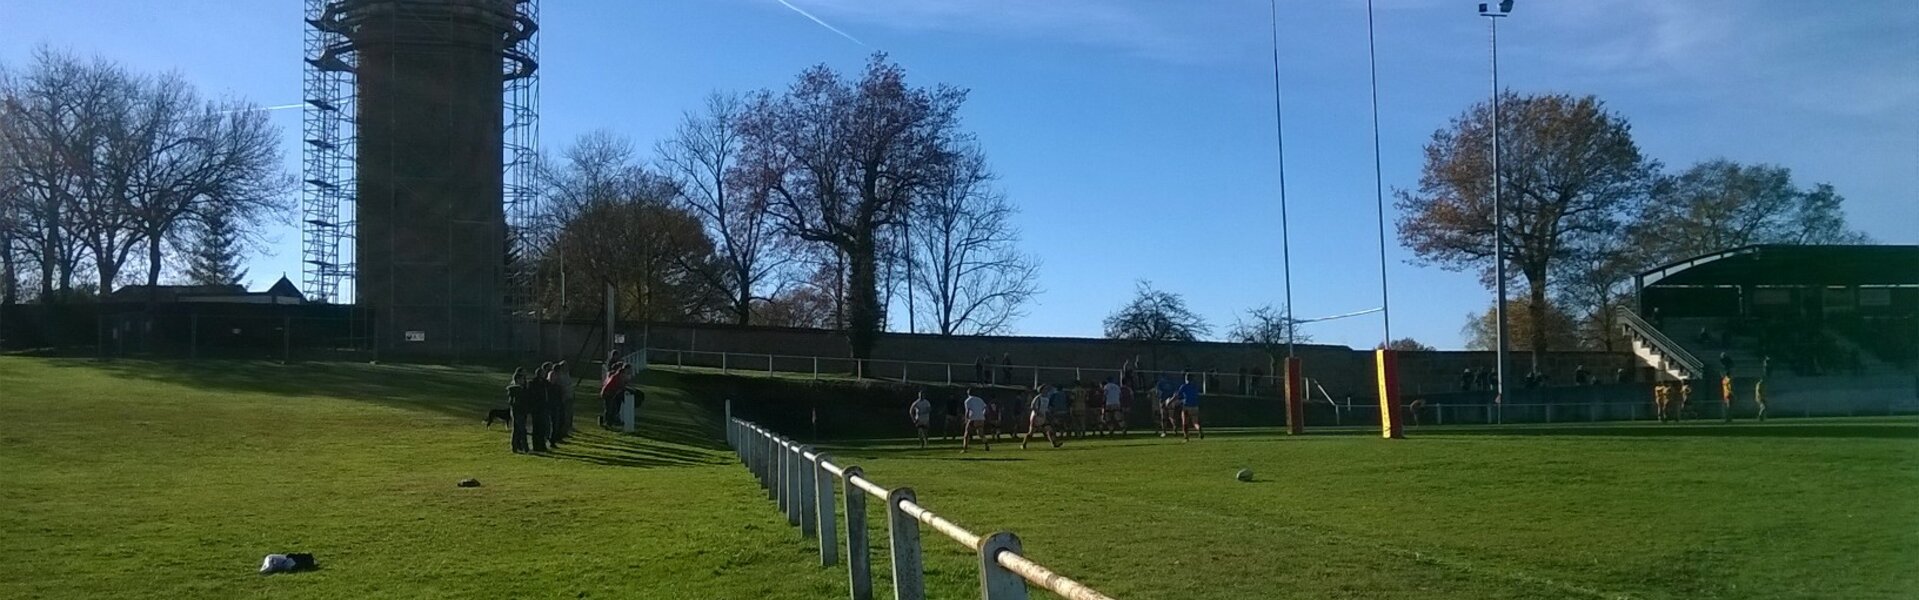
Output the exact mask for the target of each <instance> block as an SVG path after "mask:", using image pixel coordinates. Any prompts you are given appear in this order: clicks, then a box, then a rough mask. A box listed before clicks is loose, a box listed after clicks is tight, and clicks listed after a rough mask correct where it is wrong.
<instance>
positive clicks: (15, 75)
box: [0, 47, 107, 302]
mask: <svg viewBox="0 0 1919 600" xmlns="http://www.w3.org/2000/svg"><path fill="white" fill-rule="evenodd" d="M106 68H107V66H106V65H104V63H103V62H101V61H95V62H93V63H87V62H83V61H81V60H80V59H78V58H75V57H73V56H71V55H68V54H64V53H60V52H55V51H53V50H51V49H48V48H44V47H43V48H40V49H37V50H35V51H34V54H33V58H32V60H31V62H30V64H29V66H28V67H26V68H25V69H24V70H20V71H4V72H0V103H4V104H5V105H6V112H7V113H8V115H9V118H8V119H7V122H6V125H7V126H6V127H5V128H4V129H0V144H5V145H7V146H9V152H10V153H11V155H12V157H13V158H12V160H11V163H10V164H9V165H8V169H9V171H10V175H11V176H12V177H13V178H14V186H15V189H16V194H15V200H16V203H15V207H16V211H17V212H16V214H18V215H20V217H21V218H20V219H19V220H18V221H17V222H16V228H15V234H16V243H18V244H19V245H20V250H21V254H22V256H24V257H25V258H27V259H28V260H29V261H32V262H33V263H35V266H36V267H37V270H38V271H39V272H38V277H37V280H38V283H39V286H40V290H39V293H38V298H39V299H40V301H42V302H46V301H51V300H54V299H56V293H55V292H56V291H60V292H66V291H68V290H71V289H72V288H73V277H74V274H75V273H76V272H78V271H80V270H81V267H82V262H83V260H84V258H85V248H84V247H83V246H82V244H81V241H82V240H81V239H80V238H81V236H79V235H75V234H74V228H73V227H72V223H71V221H73V217H72V213H74V212H76V211H78V210H79V208H77V205H78V204H79V202H80V196H81V194H82V193H84V191H85V189H86V186H87V185H88V180H89V178H91V177H92V176H93V169H92V164H93V160H92V159H93V142H94V141H95V139H96V137H97V134H96V133H95V132H96V131H98V130H99V129H100V128H101V127H102V123H103V122H104V120H105V119H104V117H103V116H102V115H103V114H104V113H105V110H106V103H107V102H106V96H107V89H106V86H103V85H101V84H100V82H101V80H102V79H103V78H102V77H100V76H99V75H98V72H99V71H101V70H104V69H106Z"/></svg>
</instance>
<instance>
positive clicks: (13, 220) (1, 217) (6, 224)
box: [0, 68, 27, 304]
mask: <svg viewBox="0 0 1919 600" xmlns="http://www.w3.org/2000/svg"><path fill="white" fill-rule="evenodd" d="M5 76H6V70H5V69H4V68H0V82H4V78H5ZM0 91H4V89H0ZM5 100H6V98H5V97H4V96H0V304H13V303H15V302H19V300H20V265H19V256H20V254H19V248H18V245H19V244H18V240H19V239H20V237H21V235H22V233H23V231H24V227H25V219H26V217H27V214H26V207H27V198H26V195H27V188H26V184H25V183H24V182H23V181H22V179H21V176H20V169H19V168H18V166H17V165H18V163H19V159H18V155H17V154H16V153H15V151H14V148H13V145H12V144H8V143H7V142H6V137H5V132H6V131H8V130H10V129H12V128H14V127H15V126H16V125H14V121H13V115H12V112H11V111H10V110H9V109H8V107H9V106H10V104H9V103H7V102H6V101H5Z"/></svg>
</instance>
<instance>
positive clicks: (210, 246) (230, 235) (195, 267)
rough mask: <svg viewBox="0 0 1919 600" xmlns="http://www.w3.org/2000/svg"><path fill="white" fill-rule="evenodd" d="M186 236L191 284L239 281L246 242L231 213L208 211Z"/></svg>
mask: <svg viewBox="0 0 1919 600" xmlns="http://www.w3.org/2000/svg"><path fill="white" fill-rule="evenodd" d="M191 235H192V238H191V239H190V240H188V244H189V247H188V256H187V280H188V282H190V283H192V284H194V285H240V280H241V279H242V278H244V277H246V275H247V270H246V268H245V267H242V266H240V259H241V251H242V249H243V246H244V245H245V244H246V240H245V239H244V236H242V235H241V232H240V226H239V223H236V222H235V221H234V219H233V215H232V213H230V212H228V211H224V210H212V211H208V212H207V213H206V214H205V215H204V216H202V217H201V218H200V219H199V222H198V223H196V224H195V227H194V228H193V233H192V234H191Z"/></svg>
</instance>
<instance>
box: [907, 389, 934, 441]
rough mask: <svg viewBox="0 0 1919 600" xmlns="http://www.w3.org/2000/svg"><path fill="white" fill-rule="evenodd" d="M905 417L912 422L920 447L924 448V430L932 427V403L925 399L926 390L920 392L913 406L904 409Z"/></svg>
mask: <svg viewBox="0 0 1919 600" xmlns="http://www.w3.org/2000/svg"><path fill="white" fill-rule="evenodd" d="M906 416H907V417H908V418H911V419H912V420H913V428H914V429H916V430H918V431H919V434H920V447H921V448H925V447H926V429H927V428H928V427H931V426H932V425H933V403H932V402H931V401H928V400H927V399H926V390H920V397H919V399H917V400H914V401H913V406H912V407H911V408H908V409H906Z"/></svg>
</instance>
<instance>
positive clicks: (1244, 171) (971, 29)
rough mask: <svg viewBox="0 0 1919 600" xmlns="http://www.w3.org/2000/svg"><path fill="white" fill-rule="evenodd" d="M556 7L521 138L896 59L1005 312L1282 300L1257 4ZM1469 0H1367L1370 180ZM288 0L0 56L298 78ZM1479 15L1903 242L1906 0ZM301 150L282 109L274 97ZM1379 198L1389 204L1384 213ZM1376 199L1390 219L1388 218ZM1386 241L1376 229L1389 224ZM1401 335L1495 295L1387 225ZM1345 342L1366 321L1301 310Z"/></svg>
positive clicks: (1478, 63)
mask: <svg viewBox="0 0 1919 600" xmlns="http://www.w3.org/2000/svg"><path fill="white" fill-rule="evenodd" d="M787 1H788V2H790V3H791V4H792V5H793V6H797V7H799V8H801V9H804V10H806V11H807V12H810V13H812V14H813V15H814V16H816V17H818V18H819V19H820V20H821V21H824V22H825V23H829V24H831V25H832V26H833V27H835V28H837V29H839V30H841V31H843V32H844V33H845V34H847V35H848V36H851V37H852V38H857V40H858V42H855V41H853V40H852V39H849V38H848V37H844V36H842V35H840V34H836V33H834V32H833V31H830V30H829V29H827V28H826V27H823V26H821V25H819V24H816V23H815V22H813V21H811V20H809V19H808V18H806V17H804V16H801V15H800V14H798V13H797V12H796V11H794V10H792V9H790V8H788V7H787V6H784V5H782V3H781V2H780V0H647V1H643V2H625V1H611V0H548V1H547V2H545V3H544V6H543V13H544V14H543V23H542V27H541V38H542V42H541V43H542V48H541V53H542V55H541V63H542V78H543V79H542V86H543V87H542V98H541V101H542V116H541V128H542V136H543V137H542V139H543V142H542V143H543V144H544V145H545V146H546V147H547V148H549V149H554V148H558V147H560V146H562V145H564V144H565V143H567V142H568V141H569V140H570V139H571V138H573V137H574V136H576V135H578V134H581V133H584V132H587V131H590V130H593V129H596V128H606V129H610V130H612V131H615V132H617V133H621V134H624V135H627V136H630V137H632V138H633V139H634V140H636V141H637V142H638V143H639V144H641V145H642V146H643V147H650V146H651V144H652V143H653V141H654V140H656V139H659V138H660V137H662V136H663V135H665V134H666V133H667V132H668V131H670V129H671V127H672V125H673V122H674V121H675V119H677V118H678V116H679V114H680V113H681V111H683V110H686V109H689V108H692V107H695V106H697V104H698V102H699V100H700V99H701V97H702V96H704V95H705V94H707V93H708V92H710V91H712V90H753V89H760V88H767V87H774V88H778V87H783V86H785V85H786V84H787V83H788V82H789V81H790V80H791V78H792V77H793V75H794V74H795V73H797V72H798V71H799V70H800V69H802V68H804V67H806V66H808V65H811V64H816V63H822V62H823V63H826V64H829V65H833V66H835V67H838V68H841V69H848V70H850V69H854V68H857V67H858V66H859V65H860V64H861V62H862V61H864V60H865V58H866V56H867V55H868V54H870V53H871V52H873V51H875V50H884V51H886V52H889V53H891V55H892V57H893V59H894V60H897V61H898V62H900V63H902V64H903V65H905V66H906V68H907V69H908V73H909V77H910V78H911V79H912V80H913V81H914V82H916V83H919V84H932V83H935V82H946V83H950V84H953V85H957V86H961V87H966V88H969V89H971V96H970V99H969V101H968V103H967V107H966V110H965V118H966V124H967V126H968V127H969V128H970V129H971V130H973V131H974V132H976V133H977V134H978V135H979V137H980V138H981V141H982V142H983V143H984V145H985V147H986V149H987V151H988V153H989V156H990V157H991V158H992V161H993V163H994V165H995V167H996V169H997V170H998V171H999V173H1000V175H1001V177H1002V179H1001V185H1002V186H1003V188H1004V190H1005V192H1006V193H1007V195H1008V196H1009V198H1011V199H1012V200H1013V201H1014V202H1015V203H1016V204H1017V205H1018V206H1019V207H1020V208H1021V210H1022V213H1021V215H1020V217H1019V221H1020V224H1021V225H1022V227H1023V228H1024V231H1025V237H1026V241H1025V247H1026V248H1027V249H1028V251H1030V252H1032V253H1034V254H1037V255H1039V256H1040V257H1042V259H1043V260H1044V262H1045V265H1044V267H1043V269H1042V271H1041V276H1042V279H1043V281H1042V283H1041V286H1042V288H1043V289H1044V290H1045V291H1044V294H1042V295H1041V296H1040V297H1039V299H1038V301H1037V302H1036V303H1035V304H1034V306H1032V307H1031V310H1030V314H1029V316H1027V317H1026V318H1025V319H1024V320H1023V321H1021V322H1020V324H1019V329H1020V331H1021V332H1023V333H1030V334H1050V335H1097V334H1098V332H1099V328H1100V325H1099V322H1100V319H1101V317H1103V316H1104V315H1105V314H1106V313H1108V312H1109V311H1111V310H1112V309H1113V308H1114V307H1116V306H1117V305H1119V304H1120V303H1121V302H1123V301H1124V299H1125V298H1126V297H1127V295H1128V294H1129V293H1130V292H1131V290H1132V287H1133V281H1134V280H1136V279H1150V280H1152V281H1153V282H1154V283H1156V284H1157V285H1158V286H1160V287H1162V288H1165V289H1169V290H1173V291H1177V292H1181V293H1183V294H1185V295H1186V296H1187V298H1188V300H1189V302H1190V303H1191V304H1192V306H1193V307H1194V308H1195V309H1197V310H1198V311H1200V312H1201V313H1203V314H1204V315H1205V316H1207V317H1208V318H1209V319H1211V320H1212V321H1213V323H1214V324H1215V327H1216V329H1218V330H1220V331H1221V332H1223V330H1224V329H1225V327H1226V326H1227V325H1229V324H1230V323H1231V322H1232V320H1233V315H1234V314H1236V313H1238V312H1239V311H1242V310H1244V309H1246V308H1248V307H1251V306H1256V305H1259V304H1264V303H1268V302H1273V303H1277V302H1278V301H1279V300H1280V298H1281V295H1282V291H1281V277H1280V275H1281V268H1280V264H1281V260H1280V259H1281V254H1280V227H1279V222H1280V219H1279V209H1278V205H1277V197H1278V194H1277V190H1278V185H1277V181H1276V179H1277V178H1276V174H1275V169H1274V149H1273V110H1272V108H1273V107H1272V81H1271V71H1270V70H1271V63H1270V61H1271V55H1270V54H1269V48H1270V46H1269V35H1270V33H1269V29H1268V8H1267V3H1266V1H1265V0H1194V1H1189V2H1167V1H1154V0H1043V1H1042V0H787ZM1281 4H1282V6H1281V10H1282V20H1281V23H1280V26H1279V27H1280V35H1281V42H1280V51H1281V61H1282V69H1283V71H1284V73H1283V78H1284V85H1285V89H1284V93H1285V107H1286V119H1287V122H1286V136H1287V138H1286V141H1287V178H1288V181H1287V183H1288V198H1289V201H1290V207H1291V211H1290V219H1291V231H1292V246H1293V274H1292V280H1293V287H1294V292H1293V295H1294V301H1295V305H1296V309H1297V314H1298V315H1299V316H1301V317H1312V316H1320V315H1330V314H1337V313H1345V312H1350V311H1355V310H1361V309H1366V308H1371V307H1375V306H1378V305H1379V304H1380V302H1379V290H1378V284H1377V277H1378V273H1379V255H1378V250H1377V245H1376V244H1377V241H1376V235H1377V234H1376V229H1375V221H1374V208H1373V199H1374V193H1373V190H1374V187H1373V172H1372V147H1371V135H1372V134H1371V129H1370V115H1369V112H1368V106H1367V98H1368V84H1367V70H1366V68H1367V63H1366V21H1365V19H1366V12H1365V11H1366V4H1365V2H1364V1H1363V0H1317V1H1312V2H1305V1H1297V0H1291V1H1286V2H1282V3H1281ZM1474 5H1475V2H1472V1H1467V0H1377V3H1376V8H1377V30H1378V36H1379V82H1380V90H1379V95H1380V102H1381V111H1382V112H1381V115H1380V126H1381V133H1380V136H1381V142H1382V144H1383V163H1384V172H1385V177H1384V182H1385V186H1386V188H1387V190H1388V194H1390V193H1391V190H1392V189H1394V188H1404V187H1410V186H1412V185H1414V184H1416V180H1417V177H1418V168H1419V161H1420V147H1421V144H1422V143H1424V142H1425V140H1426V139H1427V137H1428V136H1430V135H1431V134H1432V132H1433V130H1434V129H1436V128H1439V127H1441V126H1443V125H1444V124H1445V122H1446V120H1447V119H1448V118H1449V117H1451V116H1453V115H1455V114H1457V113H1458V112H1460V111H1461V110H1462V109H1463V108H1465V107H1466V106H1467V105H1468V104H1470V103H1472V102H1476V101H1480V100H1482V99H1484V98H1485V97H1486V94H1487V92H1488V88H1487V85H1488V84H1487V80H1486V77H1487V48H1486V31H1485V22H1484V20H1482V19H1480V18H1478V17H1476V16H1475V15H1474V13H1475V11H1474ZM300 10H301V2H298V1H294V0H275V1H259V0H244V1H243V0H227V1H214V0H176V1H170V2H153V1H144V0H142V1H135V0H118V1H108V0H6V1H5V2H3V3H0V61H4V62H7V63H11V64H17V63H19V62H21V61H22V60H24V59H25V58H26V56H27V54H28V53H29V52H30V51H31V50H32V48H33V47H34V46H36V45H38V44H41V43H46V44H50V45H52V46H54V47H57V48H63V49H69V50H73V51H76V52H80V53H84V54H98V55H101V56H105V57H108V58H111V59H114V60H118V61H120V62H122V63H124V64H127V65H129V66H131V67H134V68H137V69H141V70H145V71H161V70H177V71H179V72H181V73H182V74H184V75H185V76H186V77H187V79H189V80H190V81H192V82H194V83H195V84H197V85H198V86H199V87H200V89H201V91H202V92H203V93H206V94H210V95H233V96H241V97H245V98H247V99H250V100H253V101H255V102H257V103H260V104H262V105H281V104H288V103H295V102H298V101H299V98H300V69H299V67H300V52H301V24H300ZM1515 12H1516V14H1515V15H1514V16H1513V17H1512V18H1510V19H1507V20H1505V21H1504V22H1502V24H1501V28H1500V44H1501V46H1500V51H1501V54H1500V61H1501V62H1500V68H1501V79H1502V82H1501V83H1502V84H1503V85H1505V86H1507V87H1509V88H1510V89H1513V90H1515V91H1519V92H1526V93H1532V92H1569V93H1576V94H1588V93H1590V94H1597V95H1598V96H1599V97H1600V98H1602V99H1604V100H1605V101H1606V102H1607V103H1608V104H1609V105H1610V107H1611V108H1612V109H1613V110H1615V111H1618V112H1619V113H1621V114H1623V115H1624V116H1626V117H1627V118H1628V119H1630V120H1631V121H1632V123H1633V126H1634V128H1633V131H1634V135H1635V137H1636V139H1637V140H1638V142H1639V144H1640V146H1641V147H1642V149H1643V150H1644V151H1645V152H1646V153H1647V154H1649V155H1650V156H1652V157H1655V158H1658V159H1660V160H1662V161H1664V162H1665V163H1666V164H1667V165H1668V166H1669V167H1672V168H1679V167H1683V166H1685V165H1689V164H1691V163H1693V162H1695V161H1698V160H1703V159H1708V158H1714V157H1726V158H1730V159H1733V160H1739V161H1750V162H1770V163H1777V164H1780V165H1784V166H1787V167H1790V168H1791V169H1792V170H1793V173H1794V175H1795V176H1796V178H1797V180H1798V181H1800V182H1801V183H1802V184H1810V183H1812V182H1829V183H1831V184H1833V185H1834V186H1836V187H1837V188H1838V190H1839V191H1840V193H1841V194H1843V195H1845V196H1846V197H1847V199H1848V204H1847V205H1848V211H1849V214H1850V216H1851V219H1852V222H1853V223H1854V225H1855V226H1856V227H1859V228H1861V229H1864V230H1865V231H1866V232H1868V233H1870V234H1872V235H1873V236H1875V237H1877V238H1878V239H1879V240H1881V241H1885V242H1896V243H1919V35H1915V34H1914V32H1919V2H1910V1H1908V0H1861V1H1855V2H1823V3H1815V2H1805V1H1803V0H1687V1H1679V0H1657V1H1655V0H1590V1H1578V2H1552V1H1545V0H1533V1H1528V0H1520V1H1519V6H1518V9H1517V10H1516V11H1515ZM274 118H275V121H276V122H277V123H279V124H280V125H281V127H283V129H284V131H285V134H286V136H287V140H288V141H287V144H286V149H287V151H288V157H287V164H288V168H289V169H296V168H297V166H298V164H297V159H298V152H297V148H298V144H297V140H298V135H299V115H298V111H280V112H277V113H275V117H274ZM1390 200H1391V199H1390V197H1389V198H1388V202H1389V206H1388V210H1389V211H1390V210H1391V207H1390ZM1388 217H1389V218H1391V215H1390V214H1389V215H1388ZM271 235H272V237H274V238H275V239H276V241H275V243H273V244H272V247H271V252H272V254H271V255H270V256H261V257H256V258H255V259H254V260H253V261H252V263H251V268H252V278H253V280H254V283H255V285H257V286H263V285H265V284H266V283H269V282H271V280H272V279H273V278H274V277H277V276H278V275H279V274H280V273H281V272H286V273H288V274H289V275H292V276H293V278H294V279H295V280H298V279H299V277H298V273H299V234H298V231H297V229H294V228H292V227H287V228H285V229H282V230H278V231H275V232H273V233H272V234H271ZM1388 235H1389V236H1390V235H1391V232H1390V231H1389V232H1388ZM1387 258H1388V271H1387V272H1388V275H1389V277H1390V280H1391V286H1392V295H1391V301H1392V302H1391V306H1392V310H1393V325H1394V327H1393V334H1394V336H1395V337H1404V336H1412V337H1416V338H1418V339H1420V340H1422V341H1426V342H1428V343H1432V344H1435V345H1438V346H1440V347H1442V348H1450V347H1459V346H1460V345H1461V344H1462V343H1463V342H1462V339H1461V336H1460V333H1459V329H1460V325H1461V324H1462V323H1463V322H1464V320H1465V315H1466V314H1467V313H1468V312H1470V311H1475V310H1479V309H1481V308H1483V307H1485V306H1486V305H1488V303H1489V301H1490V299H1489V298H1490V294H1489V293H1488V292H1487V291H1486V290H1484V289H1483V288H1481V287H1480V285H1479V284H1478V282H1477V278H1476V277H1474V276H1472V275H1470V274H1463V273H1452V272H1446V271H1442V270H1438V269H1434V268H1424V267H1418V266H1414V265H1412V264H1409V263H1408V262H1407V261H1408V259H1409V258H1410V254H1409V253H1408V252H1406V251H1405V250H1404V249H1402V248H1400V247H1399V246H1398V244H1397V243H1396V242H1395V241H1393V240H1392V239H1390V238H1389V240H1388V250H1387ZM1308 331H1309V332H1310V333H1312V334H1313V335H1314V336H1315V337H1316V338H1317V339H1318V340H1319V341H1323V342H1332V343H1344V344H1350V345H1354V346H1367V345H1371V344H1372V343H1375V342H1377V341H1378V340H1379V339H1380V336H1381V333H1380V321H1379V319H1378V318H1377V315H1373V316H1368V317H1359V318H1353V319H1345V320H1340V321H1332V322H1326V323H1320V324H1315V325H1313V326H1311V327H1310V328H1309V329H1308Z"/></svg>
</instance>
